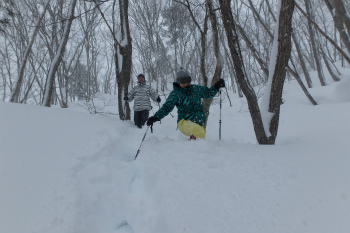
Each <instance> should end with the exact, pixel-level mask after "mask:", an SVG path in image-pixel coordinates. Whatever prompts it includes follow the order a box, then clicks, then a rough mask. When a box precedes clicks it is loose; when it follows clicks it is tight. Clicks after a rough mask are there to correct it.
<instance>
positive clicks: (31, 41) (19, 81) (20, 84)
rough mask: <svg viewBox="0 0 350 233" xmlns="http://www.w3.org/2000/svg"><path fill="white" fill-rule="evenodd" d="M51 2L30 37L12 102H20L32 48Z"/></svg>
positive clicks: (47, 4) (47, 3) (46, 5)
mask: <svg viewBox="0 0 350 233" xmlns="http://www.w3.org/2000/svg"><path fill="white" fill-rule="evenodd" d="M49 2H50V1H49V0H47V2H46V4H45V6H44V9H43V12H42V13H41V15H40V17H39V19H38V21H37V23H36V25H35V28H34V31H33V33H32V35H31V36H30V41H29V43H28V46H27V49H26V50H25V52H24V55H23V58H22V61H21V66H20V68H19V72H18V78H17V81H16V83H15V88H14V90H13V91H12V94H11V98H10V102H16V103H18V101H19V99H18V98H19V94H20V91H21V87H22V83H23V78H24V69H25V67H26V64H27V61H28V57H29V54H30V53H31V50H32V46H33V43H34V40H35V38H36V35H37V34H38V32H39V27H40V24H41V22H42V20H43V19H44V16H45V13H46V10H47V7H48V6H49Z"/></svg>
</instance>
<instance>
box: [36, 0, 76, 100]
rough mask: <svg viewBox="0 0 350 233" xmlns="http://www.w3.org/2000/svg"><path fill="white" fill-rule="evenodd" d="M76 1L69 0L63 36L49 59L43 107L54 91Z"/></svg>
mask: <svg viewBox="0 0 350 233" xmlns="http://www.w3.org/2000/svg"><path fill="white" fill-rule="evenodd" d="M76 3H77V0H72V1H71V2H70V6H69V10H68V14H67V20H66V21H65V27H64V33H63V38H61V41H60V43H59V47H58V51H57V52H56V54H55V57H54V58H53V60H52V61H51V65H50V69H49V72H48V76H47V80H46V85H45V94H44V99H43V104H42V105H43V106H45V107H51V98H52V94H53V91H54V83H55V75H56V72H57V70H58V67H59V65H60V63H61V61H62V59H63V56H64V52H65V49H66V45H67V42H68V37H69V32H70V29H71V26H72V23H73V20H74V9H75V5H76Z"/></svg>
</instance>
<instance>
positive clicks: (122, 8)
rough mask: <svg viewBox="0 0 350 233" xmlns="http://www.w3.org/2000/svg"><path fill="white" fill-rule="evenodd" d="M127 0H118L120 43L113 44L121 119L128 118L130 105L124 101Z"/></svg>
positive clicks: (128, 52) (129, 59)
mask: <svg viewBox="0 0 350 233" xmlns="http://www.w3.org/2000/svg"><path fill="white" fill-rule="evenodd" d="M128 7H129V4H128V0H119V14H120V43H119V44H115V50H116V51H115V59H116V76H117V83H118V110H119V118H120V119H121V120H130V107H129V104H128V103H126V102H125V101H124V96H126V95H127V93H128V88H129V83H130V75H131V64H132V44H131V35H130V29H129V17H128Z"/></svg>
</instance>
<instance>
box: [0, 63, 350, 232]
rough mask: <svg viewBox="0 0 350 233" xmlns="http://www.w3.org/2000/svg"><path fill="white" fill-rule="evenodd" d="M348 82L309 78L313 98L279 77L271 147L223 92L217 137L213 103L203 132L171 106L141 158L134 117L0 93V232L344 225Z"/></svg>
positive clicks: (343, 228)
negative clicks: (200, 136)
mask: <svg viewBox="0 0 350 233" xmlns="http://www.w3.org/2000/svg"><path fill="white" fill-rule="evenodd" d="M348 71H349V70H348ZM346 72H347V71H343V73H346ZM349 73H350V72H348V74H349ZM328 80H330V79H328ZM314 83H316V79H314ZM349 90H350V75H343V76H342V81H340V82H339V83H333V82H331V81H329V84H328V85H327V86H326V87H320V86H315V87H314V88H312V89H309V91H310V92H311V94H312V95H313V97H314V98H315V100H316V101H317V102H318V103H319V105H318V106H312V105H311V103H310V102H309V101H308V99H307V98H306V97H305V96H304V94H303V93H302V91H301V89H300V87H299V86H298V84H297V83H296V82H295V81H291V82H289V83H286V84H285V88H284V95H283V98H284V104H283V105H282V109H281V118H280V128H279V133H278V139H277V143H276V145H274V146H266V145H265V146H263V145H258V144H257V143H256V140H255V135H254V132H253V127H252V122H251V118H250V115H249V112H248V111H247V104H246V102H245V100H244V99H239V98H237V96H236V95H233V94H232V95H231V94H230V95H231V100H232V105H233V106H232V107H230V106H229V101H228V99H227V98H224V103H223V106H224V107H223V109H222V140H221V141H219V140H218V133H219V105H218V104H216V105H214V106H212V108H211V114H210V119H209V123H208V128H207V138H206V140H196V141H188V140H187V139H186V137H184V136H183V135H181V133H180V132H179V131H178V130H176V118H173V117H171V116H170V115H169V116H167V117H166V118H164V119H163V120H162V121H161V124H159V123H156V124H155V125H154V127H153V128H154V132H153V133H151V132H150V131H148V133H147V135H146V138H145V141H144V142H143V144H142V148H141V152H140V154H139V157H138V158H137V160H133V158H134V156H135V154H136V152H137V149H138V147H139V145H140V143H141V140H142V138H143V136H144V133H145V131H146V128H143V129H141V130H140V129H138V128H136V127H135V126H134V125H133V123H132V122H131V121H127V122H122V121H120V120H119V119H118V117H116V116H109V117H106V116H100V115H90V114H87V113H82V112H78V111H75V110H78V108H77V107H75V108H73V107H72V108H70V109H58V108H56V109H55V108H44V107H39V106H29V105H20V104H10V103H4V102H0V233H23V232H30V233H114V232H115V233H131V232H134V233H179V232H189V233H214V232H215V233H225V232H241V233H281V232H283V233H303V232H305V233H310V232H312V233H314V232H315V233H316V232H317V233H330V232H332V233H333V232H337V233H348V232H350V221H349V219H350V167H349V165H350V91H349ZM217 99H218V98H216V100H215V101H216V102H218V100H217ZM163 101H164V99H163ZM114 108H116V106H114ZM155 109H158V107H155ZM73 110H74V111H73ZM80 110H81V109H80ZM151 114H152V113H151ZM173 115H175V116H176V109H175V110H174V112H173Z"/></svg>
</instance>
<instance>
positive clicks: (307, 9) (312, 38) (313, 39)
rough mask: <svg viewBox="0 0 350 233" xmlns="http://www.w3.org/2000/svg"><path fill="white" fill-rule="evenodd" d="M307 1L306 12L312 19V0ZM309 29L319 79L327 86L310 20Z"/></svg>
mask: <svg viewBox="0 0 350 233" xmlns="http://www.w3.org/2000/svg"><path fill="white" fill-rule="evenodd" d="M304 1H305V6H306V12H307V14H308V15H309V17H310V18H311V19H313V15H312V14H311V9H310V8H311V3H310V0H304ZM308 29H309V35H310V42H311V48H312V53H313V55H314V59H315V64H316V69H317V74H318V79H319V80H320V83H321V85H322V86H326V80H325V77H324V75H323V70H322V66H321V63H320V61H321V59H320V57H319V55H318V49H317V45H316V43H317V42H316V39H315V32H314V30H313V27H312V24H311V22H310V21H308Z"/></svg>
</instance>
